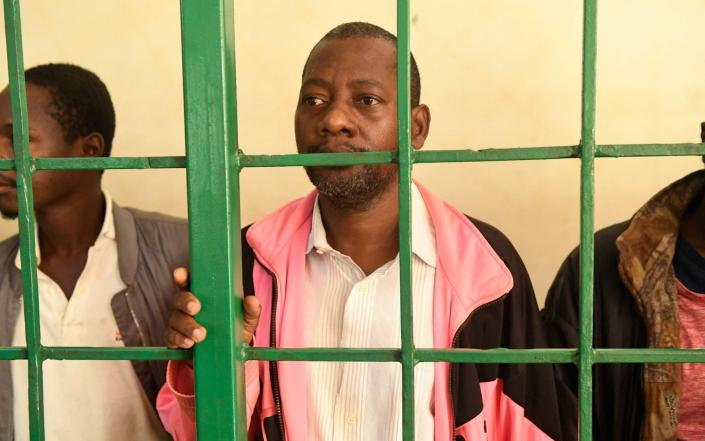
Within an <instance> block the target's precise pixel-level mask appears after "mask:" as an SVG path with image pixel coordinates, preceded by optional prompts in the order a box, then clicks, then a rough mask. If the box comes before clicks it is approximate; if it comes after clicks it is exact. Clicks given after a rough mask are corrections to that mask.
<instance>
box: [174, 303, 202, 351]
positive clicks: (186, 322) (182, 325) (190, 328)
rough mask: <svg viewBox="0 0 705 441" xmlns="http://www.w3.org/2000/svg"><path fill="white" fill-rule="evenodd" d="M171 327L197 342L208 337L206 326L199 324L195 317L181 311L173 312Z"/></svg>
mask: <svg viewBox="0 0 705 441" xmlns="http://www.w3.org/2000/svg"><path fill="white" fill-rule="evenodd" d="M169 327H170V328H171V329H172V330H174V331H175V332H178V333H179V334H181V335H183V336H184V337H187V338H190V339H191V340H193V341H194V342H196V343H200V342H202V341H203V340H204V339H205V338H206V328H204V327H203V326H201V325H199V324H198V322H197V321H196V320H195V319H194V318H193V317H191V316H190V315H188V314H184V313H183V312H181V311H174V312H172V313H171V316H170V317H169Z"/></svg>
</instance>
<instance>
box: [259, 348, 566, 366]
mask: <svg viewBox="0 0 705 441" xmlns="http://www.w3.org/2000/svg"><path fill="white" fill-rule="evenodd" d="M245 352H246V357H247V359H248V360H268V361H270V360H275V361H280V360H291V361H346V362H348V361H373V362H400V361H401V350H399V349H382V348H365V349H343V348H311V349H277V348H246V349H245ZM576 354H577V350H575V349H503V348H498V349H485V350H480V349H425V348H424V349H416V350H415V358H414V361H415V362H416V363H429V362H437V361H445V362H452V363H574V362H575V360H576V359H577V355H576Z"/></svg>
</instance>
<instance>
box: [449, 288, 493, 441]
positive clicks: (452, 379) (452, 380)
mask: <svg viewBox="0 0 705 441" xmlns="http://www.w3.org/2000/svg"><path fill="white" fill-rule="evenodd" d="M506 297H507V294H503V295H502V296H501V297H498V298H496V299H494V300H492V301H491V302H488V303H485V304H484V305H481V306H479V307H477V308H475V310H474V311H472V312H471V313H470V315H469V316H468V317H467V318H466V319H465V321H464V322H463V324H461V325H460V326H459V327H458V330H457V331H455V335H454V336H453V341H452V343H451V345H450V347H451V348H456V347H457V346H458V338H459V337H460V333H461V332H463V330H464V329H465V328H467V327H468V325H469V324H470V319H472V318H473V316H474V315H475V313H477V312H478V311H480V310H482V309H485V308H488V307H490V306H492V305H494V304H496V303H499V302H501V301H503V300H504V299H505V298H506ZM456 364H457V363H451V364H450V375H449V376H448V383H449V384H448V388H449V389H448V391H449V395H450V420H451V431H450V439H451V441H453V438H454V436H453V433H454V432H455V406H454V404H453V388H454V387H456V383H457V377H458V369H456V367H455V365H456ZM486 431H487V429H486V428H485V432H486Z"/></svg>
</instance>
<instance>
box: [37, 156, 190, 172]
mask: <svg viewBox="0 0 705 441" xmlns="http://www.w3.org/2000/svg"><path fill="white" fill-rule="evenodd" d="M34 165H35V167H36V169H37V170H109V169H113V170H119V169H131V170H142V169H150V168H185V167H186V157H184V156H151V157H149V156H148V157H141V158H36V159H35V160H34Z"/></svg>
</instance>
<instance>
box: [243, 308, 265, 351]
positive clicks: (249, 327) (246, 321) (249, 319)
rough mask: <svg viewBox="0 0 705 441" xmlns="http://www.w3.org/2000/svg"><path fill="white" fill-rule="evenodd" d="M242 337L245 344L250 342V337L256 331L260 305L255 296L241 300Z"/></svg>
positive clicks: (260, 310)
mask: <svg viewBox="0 0 705 441" xmlns="http://www.w3.org/2000/svg"><path fill="white" fill-rule="evenodd" d="M243 312H244V314H243V337H244V339H245V342H246V343H250V342H251V341H252V336H253V335H254V333H255V330H257V324H258V323H259V317H260V314H261V313H262V305H261V304H260V302H259V300H258V299H257V297H255V296H245V298H244V300H243Z"/></svg>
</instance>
